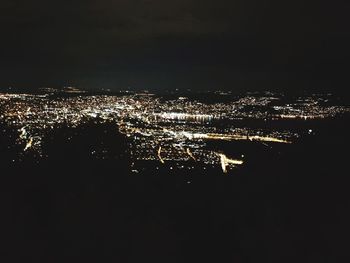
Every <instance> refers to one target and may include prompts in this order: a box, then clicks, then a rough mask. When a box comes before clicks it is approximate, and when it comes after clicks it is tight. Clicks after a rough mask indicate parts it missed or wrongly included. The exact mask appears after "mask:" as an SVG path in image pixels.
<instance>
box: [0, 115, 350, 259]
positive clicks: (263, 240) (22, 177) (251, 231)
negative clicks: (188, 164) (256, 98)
mask: <svg viewBox="0 0 350 263" xmlns="http://www.w3.org/2000/svg"><path fill="white" fill-rule="evenodd" d="M17 133H18V131H16V130H14V129H13V130H11V129H9V128H8V127H6V126H5V125H2V126H1V138H0V142H1V144H0V157H1V159H0V160H1V162H2V168H1V183H0V186H1V199H0V200H1V203H0V204H1V221H2V224H1V236H2V237H1V239H3V240H4V241H5V242H4V245H3V251H4V253H2V255H1V257H3V259H2V262H32V261H33V262H140V261H145V262H153V261H156V262H200V261H203V260H209V261H212V262H337V261H338V259H340V258H344V256H346V254H347V247H346V245H345V244H346V242H344V241H345V240H346V239H347V237H348V234H349V224H348V222H349V219H350V217H349V214H348V208H349V203H348V201H349V196H348V190H347V184H346V182H347V176H348V163H347V162H348V160H347V156H348V154H346V153H347V151H348V150H349V146H350V145H349V139H348V138H347V136H348V134H349V127H348V124H347V122H344V121H341V120H334V121H330V122H328V123H327V125H324V127H321V128H320V130H319V132H318V133H317V134H316V135H315V136H310V137H308V138H306V139H305V140H304V141H299V142H298V143H295V144H293V145H290V147H288V148H286V149H284V150H283V152H280V153H278V152H277V153H271V152H269V151H267V150H266V149H265V148H263V147H260V146H259V147H256V146H255V145H253V146H251V147H255V148H254V151H255V153H256V154H255V155H251V156H249V159H248V161H247V165H246V166H244V167H242V168H241V169H239V170H237V171H233V172H232V173H231V174H229V175H223V174H222V173H221V171H220V170H219V169H218V170H211V171H210V172H205V171H202V172H195V173H189V172H172V173H170V172H166V170H162V171H161V172H158V173H157V174H156V173H154V172H148V173H139V174H135V173H131V172H130V171H129V170H130V168H129V167H130V163H129V162H130V161H129V159H128V155H127V145H126V143H127V142H126V138H125V137H124V136H123V135H121V134H118V132H117V127H116V126H115V125H114V124H112V123H105V124H96V123H87V124H84V125H82V126H79V127H77V128H74V129H73V128H67V127H65V128H64V127H62V128H61V129H56V130H53V131H52V132H49V133H48V134H47V136H46V139H45V140H44V141H43V152H44V153H46V154H47V157H45V158H44V159H43V160H41V161H39V162H37V161H36V160H35V159H31V158H30V157H29V156H27V157H23V158H22V159H23V160H22V161H21V162H13V160H14V159H15V158H16V156H18V154H19V153H20V152H21V151H22V150H23V148H22V147H21V145H18V146H16V144H15V142H16V134H17ZM236 146H237V145H235V147H236ZM228 147H230V146H228ZM232 147H233V145H232ZM106 151H107V152H108V154H107V155H104V154H103V153H104V152H106Z"/></svg>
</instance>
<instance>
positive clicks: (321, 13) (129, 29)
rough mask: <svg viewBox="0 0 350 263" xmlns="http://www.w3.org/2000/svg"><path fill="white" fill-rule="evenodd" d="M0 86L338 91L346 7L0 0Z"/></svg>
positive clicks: (216, 0) (250, 1) (344, 64)
mask: <svg viewBox="0 0 350 263" xmlns="http://www.w3.org/2000/svg"><path fill="white" fill-rule="evenodd" d="M0 8H1V9H0V12H1V13H0V27H1V30H0V32H1V39H0V48H1V56H0V68H1V75H0V86H1V87H7V86H14V87H21V88H28V89H31V88H35V87H41V86H52V87H57V86H58V87H59V86H63V85H75V86H78V87H82V88H111V89H115V90H117V89H124V88H126V87H132V88H136V89H164V90H165V89H175V88H179V89H187V88H192V89H195V90H201V89H228V90H252V89H270V88H277V89H282V90H291V89H316V90H317V89H326V90H327V89H329V90H334V91H344V90H345V89H347V87H348V85H349V84H350V81H349V80H348V72H349V70H350V66H349V61H350V51H349V48H350V35H349V25H350V15H349V14H350V2H349V1H345V0H344V1H324V2H322V1H313V0H312V1H307V0H295V1H281V0H274V1H273V0H266V1H261V0H236V1H235V0H230V1H228V0H201V1H196V0H114V1H112V0H98V1H97V0H95V1H90V0H84V1H83V0H74V1H64V0H60V1H43V0H31V1H28V0H27V1H17V0H2V1H1V2H0Z"/></svg>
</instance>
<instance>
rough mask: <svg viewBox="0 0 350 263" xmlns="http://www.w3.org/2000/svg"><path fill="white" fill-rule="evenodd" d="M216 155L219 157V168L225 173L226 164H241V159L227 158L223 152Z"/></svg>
mask: <svg viewBox="0 0 350 263" xmlns="http://www.w3.org/2000/svg"><path fill="white" fill-rule="evenodd" d="M217 155H218V156H219V157H220V163H221V169H222V171H223V172H224V173H227V166H229V165H230V164H232V165H233V166H235V165H241V164H243V161H242V160H235V159H229V158H227V156H226V155H225V154H223V153H217Z"/></svg>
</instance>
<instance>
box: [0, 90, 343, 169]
mask: <svg viewBox="0 0 350 263" xmlns="http://www.w3.org/2000/svg"><path fill="white" fill-rule="evenodd" d="M63 95H64V96H63ZM216 95H218V93H216ZM206 96H208V94H207V95H206ZM220 98H221V99H222V98H225V100H224V101H225V102H222V101H215V102H206V101H204V100H201V99H198V98H190V96H188V97H186V96H176V95H175V96H174V95H173V96H172V97H170V98H169V97H166V96H161V95H156V94H151V93H148V92H142V93H132V94H119V95H111V94H107V95H101V94H100V95H93V94H88V93H85V92H83V91H80V90H78V89H75V88H69V89H66V90H65V91H64V93H63V94H56V91H55V90H54V89H46V90H45V91H43V92H41V93H40V94H11V93H1V94H0V112H1V115H0V120H1V121H2V122H5V123H6V124H7V125H9V126H10V127H13V128H15V129H17V130H18V139H17V143H18V144H19V145H22V148H23V152H22V154H21V155H22V157H23V156H25V155H28V154H30V155H33V156H35V158H37V159H41V158H45V157H46V156H47V153H46V152H44V151H43V150H42V147H41V143H42V140H43V138H44V137H45V134H46V133H47V131H49V130H54V129H56V128H58V127H60V126H62V125H67V126H68V127H71V128H74V127H77V126H78V125H80V124H82V123H84V122H86V121H88V120H94V121H96V122H106V121H109V122H114V123H115V124H116V127H117V128H118V129H119V132H120V133H121V134H123V135H125V136H126V138H127V140H128V154H129V155H130V159H131V167H130V169H131V170H132V171H133V172H136V173H138V172H139V171H140V170H143V169H144V168H143V167H142V163H144V162H145V161H148V162H153V163H154V167H155V169H158V168H159V167H161V166H166V167H167V168H168V169H171V170H172V169H189V170H191V169H194V168H195V166H196V167H202V169H207V168H213V167H221V169H222V172H223V173H227V172H228V171H229V170H232V169H234V168H235V167H239V166H241V165H243V164H244V162H245V159H244V154H243V153H237V156H229V155H227V153H225V152H224V151H222V150H215V149H211V148H210V147H208V143H209V142H210V141H222V142H225V141H226V142H233V141H242V142H254V143H258V144H261V145H264V146H265V147H271V148H273V147H274V145H276V144H281V145H282V144H283V145H286V147H288V144H292V143H293V142H295V141H298V140H299V139H300V138H302V137H303V136H305V135H306V134H307V135H312V134H313V133H314V132H315V131H313V130H312V129H308V128H307V125H305V124H307V123H308V122H309V121H312V120H322V119H330V118H335V117H337V116H341V115H344V114H348V113H349V112H350V108H349V107H348V106H347V105H337V104H334V103H333V104H332V100H334V97H333V96H332V95H331V94H326V95H319V94H318V95H317V94H313V95H308V96H304V97H303V96H297V97H295V98H293V99H289V100H286V99H285V97H284V95H283V94H278V93H272V92H264V93H263V94H261V93H249V94H244V95H236V96H233V95H231V94H229V93H223V92H222V93H219V100H220ZM227 98H228V99H227ZM288 121H295V123H301V124H303V125H295V127H292V128H291V127H285V126H283V125H279V124H283V123H285V122H288ZM251 122H255V123H260V124H259V125H256V124H255V125H252V124H251ZM117 128H116V129H117ZM116 132H117V130H116ZM92 154H94V151H92ZM105 155H108V153H107V152H105ZM99 156H101V155H99ZM101 158H104V156H103V154H102V157H101ZM15 161H21V156H19V158H18V160H15Z"/></svg>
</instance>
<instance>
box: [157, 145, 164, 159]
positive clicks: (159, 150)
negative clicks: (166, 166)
mask: <svg viewBox="0 0 350 263" xmlns="http://www.w3.org/2000/svg"><path fill="white" fill-rule="evenodd" d="M161 152H162V146H159V148H158V158H159V161H160V162H161V163H164V160H163V158H162V156H161Z"/></svg>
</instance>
